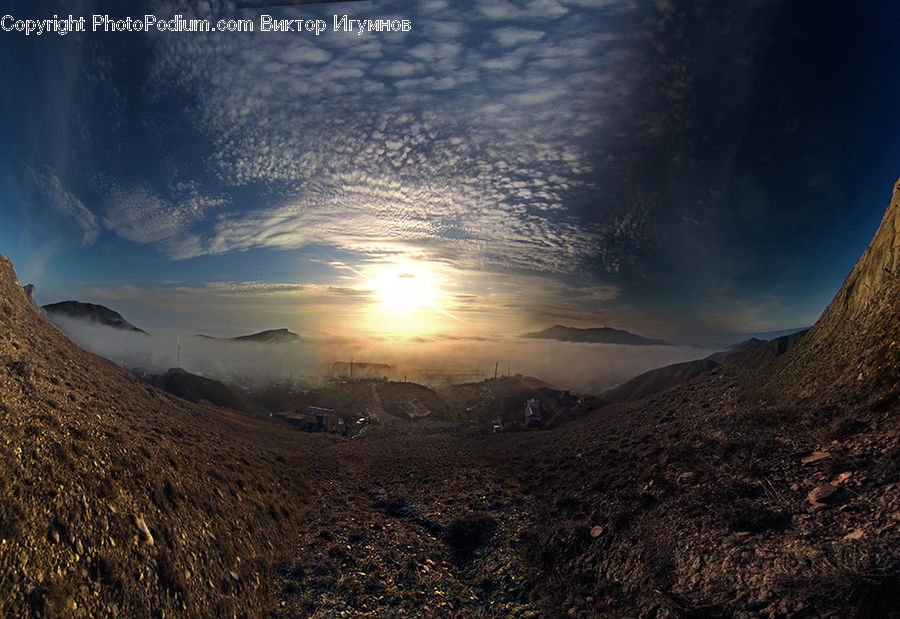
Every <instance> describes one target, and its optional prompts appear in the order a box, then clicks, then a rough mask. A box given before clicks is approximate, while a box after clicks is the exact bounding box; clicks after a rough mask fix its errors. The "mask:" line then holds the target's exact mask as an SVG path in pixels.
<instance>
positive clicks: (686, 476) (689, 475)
mask: <svg viewBox="0 0 900 619" xmlns="http://www.w3.org/2000/svg"><path fill="white" fill-rule="evenodd" d="M694 477H695V475H694V472H693V471H685V472H684V473H681V474H680V475H679V476H678V478H677V479H676V480H675V482H676V483H679V484H689V483H691V482H692V481H694Z"/></svg>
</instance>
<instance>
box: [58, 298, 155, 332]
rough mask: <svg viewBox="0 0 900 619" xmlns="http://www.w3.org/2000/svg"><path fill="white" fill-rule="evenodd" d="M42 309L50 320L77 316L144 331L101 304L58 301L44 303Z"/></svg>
mask: <svg viewBox="0 0 900 619" xmlns="http://www.w3.org/2000/svg"><path fill="white" fill-rule="evenodd" d="M42 309H43V310H44V311H45V312H47V316H49V317H50V319H51V320H53V319H55V318H57V317H65V318H77V319H79V320H87V321H89V322H94V323H97V324H100V325H104V326H107V327H112V328H113V329H122V330H123V331H136V332H138V333H146V331H144V330H143V329H138V328H137V327H135V326H134V325H133V324H131V323H130V322H128V321H127V320H125V319H124V318H123V317H122V315H121V314H120V313H119V312H116V311H113V310H111V309H109V308H108V307H105V306H103V305H95V304H94V303H81V302H80V301H60V302H59V303H50V304H49V305H44V306H42Z"/></svg>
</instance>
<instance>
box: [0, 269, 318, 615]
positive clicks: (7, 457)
mask: <svg viewBox="0 0 900 619" xmlns="http://www.w3.org/2000/svg"><path fill="white" fill-rule="evenodd" d="M307 452H308V449H307V448H305V447H304V446H303V445H302V444H298V443H297V441H296V439H295V438H293V437H292V436H286V435H285V433H284V430H283V427H282V426H281V425H279V424H275V423H272V422H268V421H262V420H250V419H247V418H245V417H242V416H239V415H237V414H235V413H229V412H227V411H224V410H222V409H217V408H214V407H209V406H199V405H195V404H190V403H187V402H184V401H182V400H179V399H176V398H174V397H172V396H170V395H168V394H166V393H164V392H162V391H159V390H157V389H155V388H153V387H151V386H150V385H147V384H144V383H142V382H140V381H138V380H137V379H135V378H133V377H131V376H130V375H128V374H126V373H125V372H123V371H122V370H120V369H119V368H118V367H116V366H114V365H113V364H111V363H110V362H108V361H106V360H104V359H101V358H99V357H96V356H94V355H92V354H90V353H87V352H85V351H84V350H82V349H80V348H78V347H77V346H75V345H74V344H73V343H72V342H70V341H69V340H68V339H66V337H65V336H63V335H62V334H61V333H60V332H59V331H58V330H57V329H56V328H54V327H53V326H52V325H51V324H50V323H49V322H48V321H47V320H46V318H45V317H44V316H43V315H42V314H41V312H40V311H39V310H38V308H37V307H36V306H35V305H33V304H32V303H30V301H29V300H28V298H27V296H26V294H25V292H24V291H23V289H22V287H21V286H20V285H19V282H18V281H17V278H16V275H15V272H14V271H13V268H12V265H11V263H10V262H9V260H7V259H6V258H2V257H0V616H10V617H12V616H15V617H27V616H74V617H78V616H83V617H95V616H159V617H163V616H179V615H184V614H185V613H188V614H190V615H192V616H232V615H233V614H237V615H245V616H247V615H249V616H259V615H260V614H263V613H264V612H266V610H267V609H268V608H269V607H270V605H271V603H272V598H271V595H270V594H271V589H270V582H269V576H270V575H271V574H272V570H273V565H274V563H275V561H277V560H278V559H279V557H280V553H281V549H282V548H283V542H284V540H285V539H289V537H290V535H291V534H292V532H293V528H292V527H291V526H290V524H289V522H290V520H291V519H293V518H294V517H295V516H296V515H298V514H301V513H302V512H303V510H304V509H305V507H306V505H307V501H308V496H309V487H308V480H309V473H308V471H309V470H310V469H311V468H312V467H311V466H310V465H309V464H308V461H309V458H308V456H307V455H306V454H307Z"/></svg>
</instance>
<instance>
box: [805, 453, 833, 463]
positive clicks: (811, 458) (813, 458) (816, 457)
mask: <svg viewBox="0 0 900 619" xmlns="http://www.w3.org/2000/svg"><path fill="white" fill-rule="evenodd" d="M830 457H831V454H830V453H828V452H827V451H814V452H812V453H811V454H809V455H808V456H806V457H805V458H803V459H802V460H801V461H800V463H801V464H815V463H816V462H821V461H822V460H827V459H829V458H830Z"/></svg>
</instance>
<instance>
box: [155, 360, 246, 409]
mask: <svg viewBox="0 0 900 619" xmlns="http://www.w3.org/2000/svg"><path fill="white" fill-rule="evenodd" d="M147 382H149V383H150V384H151V385H153V386H154V387H158V388H159V389H162V390H163V391H167V392H169V393H171V394H172V395H176V396H178V397H179V398H182V399H184V400H187V401H189V402H203V401H206V402H209V403H210V404H215V405H216V406H224V407H226V408H231V409H233V410H236V411H242V412H248V410H249V409H248V407H247V403H246V402H244V401H243V400H242V399H241V398H240V396H238V395H237V394H236V393H235V392H234V391H232V390H231V387H229V386H228V385H226V384H225V383H222V382H219V381H217V380H213V379H212V378H206V377H204V376H197V375H196V374H191V373H190V372H185V371H184V370H182V369H181V368H170V369H168V370H166V372H164V373H163V374H154V375H152V376H149V377H148V378H147Z"/></svg>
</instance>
